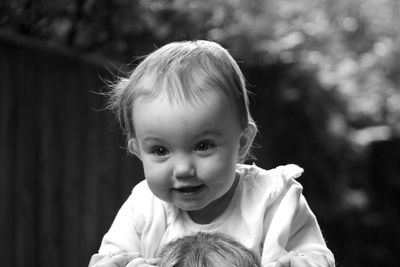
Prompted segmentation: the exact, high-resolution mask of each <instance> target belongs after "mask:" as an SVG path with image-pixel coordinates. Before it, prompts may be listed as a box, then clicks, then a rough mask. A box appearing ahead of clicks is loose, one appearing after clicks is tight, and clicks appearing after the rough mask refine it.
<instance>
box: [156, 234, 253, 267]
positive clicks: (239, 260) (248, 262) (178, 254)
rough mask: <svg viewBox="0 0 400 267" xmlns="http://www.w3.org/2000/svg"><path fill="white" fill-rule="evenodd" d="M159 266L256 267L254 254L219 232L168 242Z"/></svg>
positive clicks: (188, 236)
mask: <svg viewBox="0 0 400 267" xmlns="http://www.w3.org/2000/svg"><path fill="white" fill-rule="evenodd" d="M159 257H160V261H159V264H158V266H160V267H217V266H218V267H228V266H229V267H258V266H260V263H259V261H258V259H257V258H256V257H255V256H254V254H253V253H252V252H251V251H250V250H249V249H247V248H246V247H244V246H243V245H242V244H240V243H239V242H237V241H235V240H233V239H232V238H230V237H228V236H226V235H223V234H220V233H204V232H198V233H197V234H195V235H187V236H184V237H181V238H178V239H176V240H173V241H171V242H170V243H168V244H167V245H165V246H164V247H163V248H162V250H161V252H160V254H159Z"/></svg>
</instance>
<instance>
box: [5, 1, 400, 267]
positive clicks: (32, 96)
mask: <svg viewBox="0 0 400 267" xmlns="http://www.w3.org/2000/svg"><path fill="white" fill-rule="evenodd" d="M399 29H400V2H399V1H397V0H364V1H350V0H336V1H329V0H320V1H312V0H297V1H293V0H246V1H244V0H243V1H240V0H225V1H223V0H213V1H211V0H192V1H184V0H168V1H167V0H163V1H161V0H136V1H135V0H113V1H112V0H97V1H96V0H35V1H33V0H12V1H11V0H3V1H2V2H1V3H0V208H1V216H0V227H1V228H0V231H1V232H0V235H1V237H2V238H1V241H0V251H1V255H2V257H1V259H2V263H3V265H4V266H17V267H19V266H21V267H22V266H59V267H64V266H86V265H87V263H88V261H89V258H90V256H91V254H93V253H95V252H96V250H97V249H98V246H99V244H100V240H101V237H102V235H103V234H104V233H105V232H106V231H107V229H108V227H109V225H110V223H111V222H112V220H113V218H114V216H115V214H116V212H117V210H118V208H119V207H120V205H121V204H122V202H123V201H124V200H125V199H126V198H127V197H128V195H129V193H130V191H131V189H132V187H133V185H134V184H136V183H137V182H139V181H140V180H142V179H143V175H142V169H141V166H140V162H139V161H138V160H137V159H135V158H134V157H132V156H129V155H128V154H127V153H126V151H125V150H124V137H123V136H122V134H121V131H120V129H119V125H118V123H117V122H116V121H115V119H114V118H113V116H112V114H110V113H109V112H108V111H106V110H105V109H104V107H105V105H106V99H105V98H104V97H103V96H102V95H101V93H102V92H106V91H107V84H109V83H110V82H112V81H115V77H116V76H122V75H126V74H127V73H128V72H129V71H130V70H131V69H132V68H134V66H135V64H137V60H135V59H136V58H137V57H138V56H143V55H145V54H147V53H149V52H151V51H153V50H154V49H155V48H157V47H161V46H162V45H164V44H166V43H168V42H171V41H180V40H187V39H209V40H213V41H216V42H219V43H220V44H222V45H223V46H224V47H226V48H227V49H228V50H229V51H230V52H231V53H232V55H233V56H234V57H235V59H237V61H238V63H239V65H240V67H241V69H242V71H243V72H244V74H245V76H246V78H247V82H248V89H249V90H250V91H251V92H252V93H253V94H252V96H251V102H252V106H251V110H252V113H253V115H254V118H255V120H256V122H257V123H258V125H259V127H260V131H261V133H260V134H259V135H258V136H257V139H256V143H257V149H256V150H255V154H256V158H257V160H256V163H257V165H259V166H262V167H264V168H272V167H274V166H276V165H281V164H287V163H296V164H299V165H301V166H302V167H304V168H305V173H304V175H303V176H302V177H301V178H300V182H301V183H302V184H303V185H304V195H305V196H306V198H307V200H308V202H309V204H310V206H311V208H312V209H313V211H314V212H315V213H316V215H317V218H318V220H319V222H320V225H321V228H322V231H323V234H324V236H325V238H326V240H327V243H328V246H329V248H330V249H331V250H332V251H333V252H334V254H335V257H336V260H337V265H338V266H364V267H367V266H398V263H397V260H398V257H397V256H398V253H399V251H400V242H398V239H399V240H400V229H399V225H400V212H399V207H400V194H399V193H400V138H399V137H400V74H399V71H400V30H399Z"/></svg>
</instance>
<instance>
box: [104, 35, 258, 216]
mask: <svg viewBox="0 0 400 267" xmlns="http://www.w3.org/2000/svg"><path fill="white" fill-rule="evenodd" d="M111 107H112V108H114V109H115V111H116V112H117V114H118V116H119V118H120V121H121V123H122V126H123V128H124V131H125V134H126V136H127V140H128V142H127V144H128V150H129V151H130V152H131V153H133V154H135V155H136V156H137V157H138V158H140V159H141V160H142V162H143V167H144V174H145V178H146V180H147V183H148V185H149V187H150V189H151V190H152V192H153V193H154V194H155V195H156V196H157V197H158V198H160V199H162V200H164V201H167V202H170V203H173V204H174V205H176V206H177V207H179V208H181V209H184V210H188V211H193V210H201V209H204V208H210V209H211V210H210V211H218V209H219V207H220V206H221V205H220V204H221V203H220V202H222V201H223V196H225V195H226V194H227V193H229V191H230V189H231V188H232V185H233V184H234V182H235V180H236V174H235V166H236V164H237V163H238V162H242V161H244V160H245V159H246V157H247V156H248V153H249V149H250V147H251V145H252V142H253V139H254V136H255V134H256V132H257V129H256V126H255V124H254V121H253V119H252V117H251V115H250V112H249V107H248V97H247V92H246V89H245V80H244V78H243V75H242V73H241V71H240V69H239V67H238V65H237V64H236V62H235V60H234V59H233V58H232V57H231V55H230V54H229V53H228V51H227V50H225V49H224V48H223V47H221V46H220V45H218V44H216V43H214V42H210V41H188V42H176V43H170V44H168V45H165V46H163V47H161V48H160V49H158V50H156V51H154V52H153V53H151V54H150V55H149V56H148V57H146V59H145V60H143V61H142V62H141V63H140V64H139V65H138V66H137V67H136V69H135V70H134V71H133V72H132V74H131V75H130V77H129V79H121V80H120V82H119V83H118V84H116V86H115V87H114V89H113V91H112V94H111Z"/></svg>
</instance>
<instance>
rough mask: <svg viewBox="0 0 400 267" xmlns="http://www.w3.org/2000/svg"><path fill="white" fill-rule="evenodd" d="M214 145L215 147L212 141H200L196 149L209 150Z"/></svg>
mask: <svg viewBox="0 0 400 267" xmlns="http://www.w3.org/2000/svg"><path fill="white" fill-rule="evenodd" d="M213 147H214V145H213V144H211V143H210V142H200V143H198V144H197V145H196V147H195V150H196V151H207V150H209V149H211V148H213Z"/></svg>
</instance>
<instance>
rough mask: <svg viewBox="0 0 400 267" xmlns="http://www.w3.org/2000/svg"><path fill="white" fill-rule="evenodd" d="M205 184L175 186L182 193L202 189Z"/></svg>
mask: <svg viewBox="0 0 400 267" xmlns="http://www.w3.org/2000/svg"><path fill="white" fill-rule="evenodd" d="M203 187H204V185H198V186H186V187H179V188H175V190H176V191H178V192H180V193H194V192H197V191H199V190H200V189H202V188H203Z"/></svg>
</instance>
